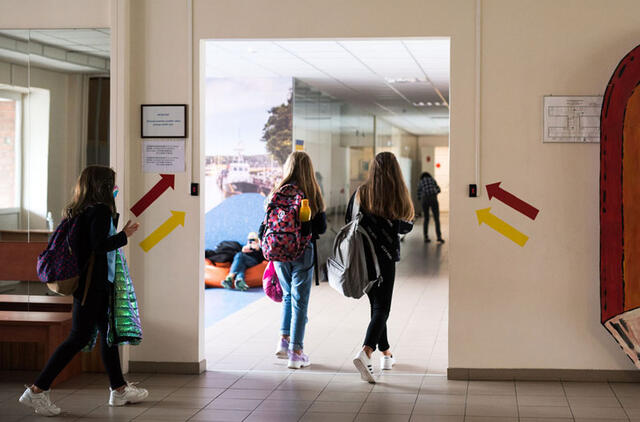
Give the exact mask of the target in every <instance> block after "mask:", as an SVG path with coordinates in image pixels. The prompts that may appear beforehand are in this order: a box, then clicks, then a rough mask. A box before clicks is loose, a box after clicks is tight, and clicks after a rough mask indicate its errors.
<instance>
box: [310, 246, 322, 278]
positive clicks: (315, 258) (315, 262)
mask: <svg viewBox="0 0 640 422" xmlns="http://www.w3.org/2000/svg"><path fill="white" fill-rule="evenodd" d="M311 242H312V243H313V266H314V267H315V270H314V271H315V273H316V286H319V285H320V280H319V279H318V278H319V277H318V244H317V243H316V239H313V240H312V241H311Z"/></svg>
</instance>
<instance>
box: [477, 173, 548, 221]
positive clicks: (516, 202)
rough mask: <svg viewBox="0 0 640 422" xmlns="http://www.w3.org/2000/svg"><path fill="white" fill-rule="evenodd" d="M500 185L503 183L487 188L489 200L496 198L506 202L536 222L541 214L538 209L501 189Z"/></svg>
mask: <svg viewBox="0 0 640 422" xmlns="http://www.w3.org/2000/svg"><path fill="white" fill-rule="evenodd" d="M500 183H502V182H498V183H491V184H489V185H486V186H485V187H486V188H487V194H488V195H489V199H491V198H493V197H495V198H496V199H497V200H498V201H501V202H504V203H505V204H507V205H508V206H510V207H511V208H513V209H514V210H516V211H518V212H520V213H522V214H524V215H526V216H527V217H529V218H530V219H532V220H535V219H536V216H537V215H538V212H539V211H538V209H537V208H534V207H532V206H531V205H529V204H527V203H526V202H524V201H523V200H522V199H520V198H518V197H517V196H515V195H513V194H511V193H509V192H507V191H506V190H504V189H502V188H501V187H500Z"/></svg>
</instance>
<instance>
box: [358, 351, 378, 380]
mask: <svg viewBox="0 0 640 422" xmlns="http://www.w3.org/2000/svg"><path fill="white" fill-rule="evenodd" d="M353 365H354V366H355V367H356V369H357V370H358V372H360V378H362V380H363V381H367V382H368V383H370V384H375V383H376V380H375V378H373V364H372V361H371V358H370V357H368V356H367V354H366V353H365V352H364V350H360V352H358V354H357V355H356V357H354V358H353Z"/></svg>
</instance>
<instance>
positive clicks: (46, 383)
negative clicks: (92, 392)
mask: <svg viewBox="0 0 640 422" xmlns="http://www.w3.org/2000/svg"><path fill="white" fill-rule="evenodd" d="M108 306H109V294H108V293H107V292H101V291H97V290H90V291H89V294H88V296H87V300H86V302H85V304H84V306H81V305H80V301H79V300H77V299H74V300H73V325H72V327H71V333H70V334H69V337H67V339H66V340H65V341H64V342H63V343H62V344H61V345H60V346H58V348H57V349H56V351H55V352H53V355H51V357H50V358H49V361H48V362H47V365H46V366H45V367H44V369H43V370H42V372H41V373H40V375H39V376H38V379H37V380H36V382H35V385H36V387H38V388H40V389H42V390H48V389H49V388H50V387H51V383H52V382H53V380H54V379H55V378H56V377H57V376H58V374H59V373H60V372H61V371H62V370H63V369H64V367H65V366H67V365H68V364H69V362H71V360H72V359H73V358H74V356H75V355H76V354H77V353H78V352H79V351H80V350H82V348H83V347H85V346H86V345H87V344H88V343H89V341H90V340H91V336H92V334H93V330H94V328H95V327H96V326H97V327H98V331H99V332H100V348H101V352H102V362H103V363H104V367H105V369H106V370H107V374H108V375H109V382H110V383H111V388H112V389H114V390H115V389H116V388H119V387H122V386H123V385H125V384H126V382H125V380H124V377H123V376H122V368H121V367H120V355H119V354H118V346H111V347H110V346H109V345H108V344H107V326H108V315H107V308H108Z"/></svg>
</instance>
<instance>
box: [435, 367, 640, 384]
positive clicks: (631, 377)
mask: <svg viewBox="0 0 640 422" xmlns="http://www.w3.org/2000/svg"><path fill="white" fill-rule="evenodd" d="M447 379H450V380H471V381H577V382H640V371H637V370H624V369H621V370H611V369H517V368H447Z"/></svg>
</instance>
